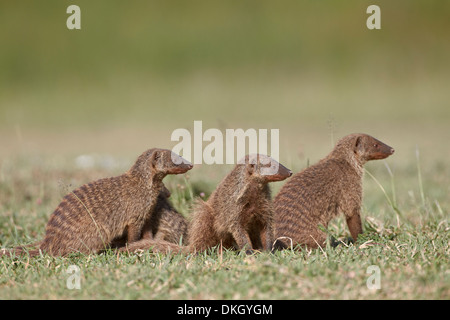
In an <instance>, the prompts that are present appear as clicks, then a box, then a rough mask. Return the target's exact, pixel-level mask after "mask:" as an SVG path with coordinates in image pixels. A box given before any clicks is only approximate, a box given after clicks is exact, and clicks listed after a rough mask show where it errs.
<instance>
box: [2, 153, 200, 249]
mask: <svg viewBox="0 0 450 320" xmlns="http://www.w3.org/2000/svg"><path fill="white" fill-rule="evenodd" d="M191 168H192V164H190V163H189V162H187V161H186V160H184V159H183V158H181V157H180V156H178V155H176V154H175V153H173V152H171V151H170V150H165V149H150V150H148V151H146V152H144V153H143V154H142V155H140V156H139V157H138V159H137V161H136V163H135V164H134V165H133V166H132V167H131V169H130V170H128V171H127V172H126V173H124V174H122V175H120V176H117V177H112V178H105V179H100V180H97V181H94V182H91V183H89V184H85V185H83V186H81V187H80V188H78V189H75V190H74V191H72V192H70V193H69V194H67V195H66V196H65V197H64V199H63V200H62V202H61V203H60V204H59V206H58V207H57V208H56V210H55V211H54V212H53V213H52V215H51V216H50V219H49V221H48V223H47V227H46V234H45V237H44V239H43V240H42V241H40V242H39V243H38V245H39V248H38V249H35V250H27V251H28V253H29V254H30V255H37V254H39V251H40V250H42V251H43V252H44V253H48V254H50V255H53V256H66V255H67V254H69V253H74V252H81V253H84V254H90V253H98V252H100V251H102V250H104V249H107V248H108V247H109V245H110V243H111V242H112V240H113V239H114V238H117V237H120V236H121V235H122V234H124V232H126V234H127V241H128V243H132V242H134V241H137V240H139V239H140V237H141V235H142V229H143V226H144V223H145V221H146V220H148V219H149V217H150V215H151V214H152V212H153V210H154V208H155V206H156V203H157V199H158V195H159V194H160V192H161V191H162V190H164V189H163V188H165V187H164V184H163V182H162V180H163V178H164V177H165V176H166V175H168V174H181V173H185V172H186V171H188V170H190V169H191ZM3 251H4V253H5V254H10V255H12V254H13V253H11V252H7V251H6V252H5V250H3ZM24 251H25V250H24V249H23V248H20V247H18V248H15V249H13V252H14V254H21V253H22V252H24Z"/></svg>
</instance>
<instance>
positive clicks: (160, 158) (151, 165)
mask: <svg viewBox="0 0 450 320" xmlns="http://www.w3.org/2000/svg"><path fill="white" fill-rule="evenodd" d="M192 167H193V166H192V164H191V163H190V162H189V161H187V160H186V159H183V158H182V157H180V156H179V155H177V154H176V153H174V152H172V151H170V150H167V149H157V148H153V149H150V150H147V151H145V152H144V153H143V154H141V155H140V156H139V157H138V159H137V160H136V163H135V164H134V165H133V167H132V168H131V170H130V171H131V173H132V174H134V175H139V176H141V177H143V178H144V179H149V178H150V176H156V177H160V178H161V179H162V178H164V177H165V176H166V175H168V174H180V173H185V172H186V171H188V170H191V169H192Z"/></svg>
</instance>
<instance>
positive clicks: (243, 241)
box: [232, 226, 253, 254]
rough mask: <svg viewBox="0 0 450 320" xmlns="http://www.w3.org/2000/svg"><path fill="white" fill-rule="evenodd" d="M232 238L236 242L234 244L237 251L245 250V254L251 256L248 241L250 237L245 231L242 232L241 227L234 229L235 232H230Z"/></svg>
mask: <svg viewBox="0 0 450 320" xmlns="http://www.w3.org/2000/svg"><path fill="white" fill-rule="evenodd" d="M232 235H233V238H234V240H235V241H236V244H237V246H238V248H239V250H242V249H244V248H245V252H246V253H247V254H252V253H253V250H252V242H251V240H250V236H249V235H248V233H247V231H245V230H244V228H243V227H242V226H239V227H237V228H236V229H235V231H233V232H232Z"/></svg>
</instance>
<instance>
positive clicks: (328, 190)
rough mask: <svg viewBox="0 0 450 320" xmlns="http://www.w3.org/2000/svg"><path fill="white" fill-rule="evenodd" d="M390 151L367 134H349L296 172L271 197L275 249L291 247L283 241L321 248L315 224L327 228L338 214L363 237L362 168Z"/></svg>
mask: <svg viewBox="0 0 450 320" xmlns="http://www.w3.org/2000/svg"><path fill="white" fill-rule="evenodd" d="M393 153H394V149H393V148H391V147H389V146H388V145H386V144H384V143H383V142H381V141H379V140H377V139H375V138H373V137H371V136H369V135H367V134H351V135H348V136H346V137H344V138H342V139H341V140H339V141H338V143H337V144H336V146H335V147H334V149H333V151H331V153H330V154H329V155H328V156H327V157H325V158H324V159H322V160H320V161H319V162H318V163H317V164H315V165H313V166H311V167H309V168H307V169H305V170H303V171H301V172H299V173H297V174H295V175H294V176H293V177H292V178H291V179H290V180H289V181H288V182H287V183H286V184H285V185H284V186H283V187H282V188H281V189H280V191H279V193H278V194H277V196H276V197H275V199H274V212H275V223H274V224H275V226H274V228H275V239H278V240H276V243H275V246H274V247H275V248H285V247H288V246H289V245H290V244H291V243H290V240H287V239H286V238H290V239H291V240H292V244H293V245H294V246H295V245H297V244H299V245H306V246H307V247H309V248H315V247H317V246H318V245H320V246H322V245H323V244H324V243H325V241H326V234H325V232H323V231H320V230H319V229H318V226H319V225H322V226H324V227H325V228H326V227H327V226H328V222H329V221H330V220H331V219H332V218H334V217H336V216H337V215H338V214H339V213H340V212H342V213H344V215H345V218H346V220H347V225H348V228H349V230H350V233H351V235H352V237H353V239H354V240H355V241H356V240H357V237H358V235H359V234H360V233H362V226H361V217H360V209H361V201H362V194H363V192H362V191H363V190H362V177H363V173H364V169H363V165H364V164H365V163H366V162H367V161H370V160H377V159H384V158H387V157H388V156H390V155H391V154H393ZM284 237H285V238H284ZM283 238H284V239H283Z"/></svg>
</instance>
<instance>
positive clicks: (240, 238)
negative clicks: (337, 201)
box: [188, 154, 292, 252]
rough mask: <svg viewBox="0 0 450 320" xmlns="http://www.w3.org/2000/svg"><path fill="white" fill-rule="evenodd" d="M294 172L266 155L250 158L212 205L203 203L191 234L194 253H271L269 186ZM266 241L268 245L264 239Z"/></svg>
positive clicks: (222, 185)
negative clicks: (220, 249)
mask: <svg viewBox="0 0 450 320" xmlns="http://www.w3.org/2000/svg"><path fill="white" fill-rule="evenodd" d="M291 175H292V172H291V171H290V170H289V169H287V168H285V167H284V166H283V165H281V164H279V163H278V162H277V161H275V160H274V159H272V158H271V157H269V156H265V155H261V154H260V155H256V154H255V155H249V156H246V157H245V158H244V159H243V160H241V161H240V162H239V163H238V164H237V165H236V166H235V168H234V169H233V170H232V171H231V172H230V173H229V174H228V175H227V176H226V177H225V178H224V179H223V180H222V182H221V183H220V184H219V186H218V187H217V188H216V189H215V191H214V192H213V193H212V194H211V196H210V198H209V199H208V201H206V202H203V201H199V203H198V204H197V206H196V207H195V209H194V214H193V217H192V221H191V225H190V227H189V230H188V241H189V247H190V249H191V251H194V250H195V251H203V250H205V249H208V248H211V247H214V246H216V245H219V244H220V243H222V245H223V246H224V247H226V248H227V247H228V248H230V247H235V248H237V249H240V250H241V249H244V248H245V249H246V250H247V251H248V252H251V250H252V249H265V250H270V249H271V246H272V241H273V214H272V213H273V211H272V201H271V198H270V189H269V185H268V183H269V182H273V181H282V180H284V179H286V178H288V177H290V176H291ZM262 238H263V239H264V243H263V242H262V240H261V239H262Z"/></svg>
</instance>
